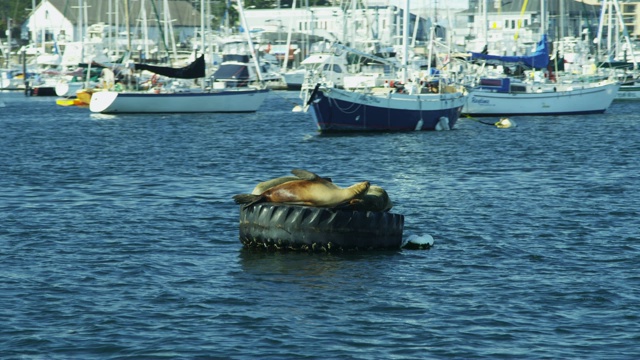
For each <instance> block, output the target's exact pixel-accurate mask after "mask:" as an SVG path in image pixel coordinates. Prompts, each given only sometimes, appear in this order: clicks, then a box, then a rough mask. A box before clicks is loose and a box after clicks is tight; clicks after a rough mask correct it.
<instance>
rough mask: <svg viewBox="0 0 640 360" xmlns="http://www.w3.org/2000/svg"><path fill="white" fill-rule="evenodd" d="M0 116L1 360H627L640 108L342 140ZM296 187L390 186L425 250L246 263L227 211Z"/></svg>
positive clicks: (306, 121) (291, 98)
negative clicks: (252, 196)
mask: <svg viewBox="0 0 640 360" xmlns="http://www.w3.org/2000/svg"><path fill="white" fill-rule="evenodd" d="M2 103H4V107H0V210H1V211H0V263H1V264H2V267H1V268H0V320H1V323H2V326H1V327H0V354H1V355H0V357H1V358H3V359H90V358H96V359H120V358H132V359H151V358H153V359H155V358H167V359H176V358H207V359H215V358H221V359H245V358H255V359H258V358H259V359H299V358H316V359H329V358H331V359H372V358H376V359H444V358H458V359H463V358H469V359H481V358H483V359H499V358H517V359H523V358H530V359H570V358H573V359H585V358H591V359H636V358H638V357H639V356H640V345H639V344H640V310H639V309H640V273H639V272H638V268H639V266H640V214H639V212H640V191H638V187H639V186H640V158H639V155H640V135H639V134H640V112H639V111H638V110H640V103H614V104H613V106H612V107H611V108H610V109H609V110H608V111H607V112H606V113H605V114H601V115H589V116H567V117H514V118H512V119H511V120H513V121H515V122H516V123H517V127H515V128H510V129H498V128H496V127H494V126H492V125H485V124H482V123H480V122H478V121H477V120H478V119H461V120H460V122H459V124H458V126H457V128H456V129H455V130H453V131H449V132H412V133H389V134H375V135H363V134H359V135H340V136H321V135H318V134H317V132H316V130H315V125H314V124H313V121H312V119H311V116H310V114H307V113H296V112H292V111H291V109H292V108H293V106H294V105H296V104H297V103H298V101H297V93H296V92H273V93H271V94H270V95H269V98H268V100H267V103H266V104H265V106H264V108H263V109H261V111H259V112H257V113H254V114H196V115H179V114H172V115H117V116H111V115H99V114H91V113H90V112H89V110H88V109H87V108H77V107H60V106H57V105H56V104H55V99H54V98H36V97H34V98H27V97H24V96H23V95H22V94H21V93H1V94H0V104H2ZM480 120H482V121H484V122H495V121H497V119H495V118H486V119H480ZM294 168H303V169H308V170H311V171H314V172H316V173H318V174H320V175H322V176H328V177H331V178H332V179H333V181H334V182H335V183H337V184H338V185H340V186H348V185H351V184H353V183H355V182H359V181H363V180H369V181H371V182H372V183H373V184H377V185H380V186H382V187H384V188H385V189H386V190H387V192H388V193H389V194H390V196H391V198H392V200H393V201H394V203H395V206H394V208H393V209H392V211H393V212H395V213H399V214H403V215H404V216H405V230H404V237H405V238H406V237H409V236H414V237H415V236H417V237H428V236H431V237H433V239H434V241H435V243H434V246H433V247H432V248H431V249H429V250H399V251H392V252H386V251H385V252H382V251H376V252H357V253H342V254H322V253H292V252H289V253H265V252H258V251H249V250H243V248H242V246H241V244H240V242H239V239H238V216H239V208H238V206H237V205H235V204H234V203H233V200H232V199H231V197H232V196H233V195H235V194H239V193H247V192H251V190H252V189H253V187H254V186H255V184H256V183H258V182H259V181H262V180H266V179H269V178H273V177H277V176H283V175H287V174H288V173H289V171H290V170H291V169H294Z"/></svg>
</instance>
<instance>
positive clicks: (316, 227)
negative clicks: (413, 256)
mask: <svg viewBox="0 0 640 360" xmlns="http://www.w3.org/2000/svg"><path fill="white" fill-rule="evenodd" d="M403 227H404V216H403V215H399V214H393V213H389V212H372V211H351V210H349V211H347V210H330V209H325V208H317V207H309V206H297V205H281V204H274V203H262V204H257V205H254V206H250V207H248V208H246V209H243V208H240V242H241V243H242V244H243V245H244V246H245V247H249V248H264V249H268V250H303V251H344V250H373V249H400V246H401V245H402V230H403Z"/></svg>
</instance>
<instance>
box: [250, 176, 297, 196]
mask: <svg viewBox="0 0 640 360" xmlns="http://www.w3.org/2000/svg"><path fill="white" fill-rule="evenodd" d="M294 180H300V178H299V177H297V176H281V177H278V178H275V179H271V180H267V181H263V182H261V183H259V184H258V185H256V187H255V188H253V191H252V192H251V194H252V195H260V194H262V193H263V192H265V191H267V190H269V189H271V188H272V187H274V186H278V185H280V184H284V183H286V182H289V181H294Z"/></svg>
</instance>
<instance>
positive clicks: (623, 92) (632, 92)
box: [616, 85, 640, 101]
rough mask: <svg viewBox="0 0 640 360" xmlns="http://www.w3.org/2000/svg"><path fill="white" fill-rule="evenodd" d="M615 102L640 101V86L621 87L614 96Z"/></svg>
mask: <svg viewBox="0 0 640 360" xmlns="http://www.w3.org/2000/svg"><path fill="white" fill-rule="evenodd" d="M616 100H625V101H627V100H632V101H638V100H640V86H636V85H634V86H624V85H623V86H621V87H620V91H618V95H617V96H616Z"/></svg>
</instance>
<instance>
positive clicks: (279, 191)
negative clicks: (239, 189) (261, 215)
mask: <svg viewBox="0 0 640 360" xmlns="http://www.w3.org/2000/svg"><path fill="white" fill-rule="evenodd" d="M292 173H293V174H294V175H296V177H298V178H299V179H298V180H292V181H286V182H283V183H281V184H279V185H276V186H273V187H271V188H269V189H267V190H266V191H264V192H263V193H261V194H259V195H255V194H239V195H235V196H234V197H233V199H234V200H235V202H236V203H237V204H244V207H245V208H246V207H249V206H251V205H254V204H258V203H261V202H274V203H282V204H290V205H308V206H315V207H327V208H334V207H338V206H340V205H342V204H346V203H352V202H353V203H357V202H358V201H361V200H362V197H363V196H364V194H365V193H366V191H367V190H368V189H369V182H368V181H363V182H359V183H356V184H354V185H351V186H349V187H347V188H341V187H339V186H337V185H336V184H334V183H332V182H331V181H329V180H327V179H324V178H322V177H320V176H318V175H316V174H314V173H312V172H310V171H306V170H300V169H295V170H293V171H292Z"/></svg>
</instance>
